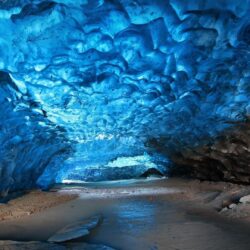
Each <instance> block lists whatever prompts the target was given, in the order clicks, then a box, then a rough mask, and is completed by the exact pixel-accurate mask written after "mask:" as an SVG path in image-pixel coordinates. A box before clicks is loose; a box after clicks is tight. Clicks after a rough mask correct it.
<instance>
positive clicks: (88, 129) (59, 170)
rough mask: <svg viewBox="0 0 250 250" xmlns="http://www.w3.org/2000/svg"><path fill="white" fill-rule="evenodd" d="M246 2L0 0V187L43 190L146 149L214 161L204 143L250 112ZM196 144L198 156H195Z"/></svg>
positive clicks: (249, 40) (201, 162)
mask: <svg viewBox="0 0 250 250" xmlns="http://www.w3.org/2000/svg"><path fill="white" fill-rule="evenodd" d="M249 6H250V3H249V0H246V1H235V0H218V1H211V0H189V1H182V0H155V1H153V0H138V1H132V0H131V1H130V0H105V1H104V0H91V1H90V0H89V1H88V0H75V1H73V0H54V1H41V0H32V1H31V0H15V1H8V0H6V1H0V71H1V72H2V73H1V75H2V77H1V78H0V86H1V90H2V91H1V94H0V97H1V108H0V114H1V128H2V129H1V137H0V142H1V144H2V145H1V155H2V157H1V160H0V161H1V162H0V170H1V177H0V181H1V183H0V190H3V191H4V190H9V189H10V190H15V189H21V188H28V187H31V186H34V185H38V184H39V185H41V186H48V185H50V184H53V183H54V182H55V181H56V180H58V179H60V178H62V176H63V173H64V172H65V171H70V169H71V167H72V168H73V166H74V165H76V164H77V165H78V166H81V168H82V169H85V168H86V167H87V166H89V163H90V162H94V163H95V164H96V165H97V166H101V165H108V164H109V162H110V161H114V160H115V159H116V158H118V157H121V156H126V157H132V156H138V155H143V154H144V153H145V152H148V153H150V154H154V153H157V152H163V154H164V155H165V157H166V158H170V159H172V160H173V161H174V162H176V163H178V164H181V165H183V164H184V163H185V165H191V166H192V165H193V164H194V165H195V166H197V168H196V167H195V169H198V168H199V166H198V165H200V166H201V168H200V169H205V168H206V167H205V165H207V164H208V162H209V164H208V165H209V166H210V165H212V164H210V163H211V161H210V160H209V159H212V157H211V154H217V153H214V151H213V150H212V149H210V151H211V150H212V152H210V151H209V153H208V152H207V151H206V145H210V144H214V145H215V144H216V145H217V139H216V138H217V137H218V136H220V135H223V133H224V131H234V130H235V131H238V130H239V127H238V125H237V124H238V123H244V122H245V123H246V122H247V119H248V118H247V117H248V116H249V112H250V101H249V100H250V98H249V97H250V96H249V95H250V84H249V79H250V77H249V76H250V70H249V68H250V67H249V63H250V60H249V57H250V56H249V44H250V38H249V36H250V35H249V32H250V17H249V11H250V7H249ZM243 131H245V129H244V130H243ZM248 132H249V131H248V130H246V131H245V132H242V134H245V135H246V137H249V133H248ZM230 133H231V132H229V137H230ZM218 143H219V144H220V141H219V142H218ZM225 143H226V144H227V145H228V146H225V148H226V150H227V148H228V147H230V145H231V144H230V143H228V141H226V142H225ZM244 143H246V142H245V141H244ZM159 145H160V147H159ZM232 145H233V144H232ZM247 147H248V149H249V144H248V146H247ZM156 148H158V149H157V150H158V151H157V150H156V152H155V149H156ZM186 149H188V150H191V151H192V152H193V153H192V154H193V156H191V155H192V154H191V153H190V154H188V156H186V154H185V151H186ZM200 149H201V152H200V153H199V155H203V156H202V157H203V159H204V160H199V161H193V158H194V157H195V156H196V154H198V152H199V150H200ZM248 149H247V150H248ZM230 152H231V151H230ZM247 152H248V151H245V153H244V154H242V155H240V154H238V157H239V162H240V161H241V159H240V158H241V157H243V158H244V157H245V155H246V154H247ZM230 154H231V153H230ZM232 154H233V153H232ZM178 155H180V157H176V156H178ZM208 155H209V156H208ZM224 156H225V157H226V159H228V156H227V155H223V154H222V155H220V157H224ZM197 157H198V156H197ZM202 157H201V158H202ZM216 157H217V156H216ZM218 157H219V156H218ZM218 157H217V158H218ZM234 158H235V157H234ZM185 159H186V160H185ZM205 159H206V160H205ZM235 159H236V158H235ZM244 159H245V160H242V162H243V163H242V164H239V169H242V168H244V166H246V167H248V164H249V163H248V158H244ZM188 161H189V164H187V162H188ZM220 161H222V160H220ZM79 162H81V164H78V163H79ZM191 162H192V164H191ZM237 162H238V160H237ZM198 163H199V164H198ZM224 165H225V164H224ZM224 165H223V166H224ZM231 165H232V164H231ZM231 165H230V166H231ZM243 165H244V166H243ZM236 166H237V165H235V167H231V168H232V171H231V170H230V171H229V172H227V174H224V176H225V175H231V174H232V176H233V172H234V171H236V168H237V167H236ZM79 168H80V167H79ZM211 168H212V167H211ZM209 169H210V167H209ZM79 170H81V169H79ZM217 170H218V167H216V166H215V168H213V171H214V172H216V171H217ZM205 172H206V171H205ZM197 173H198V172H197ZM207 173H208V171H207ZM244 173H247V171H246V172H244ZM197 176H198V174H197ZM205 176H206V174H203V177H205ZM211 176H212V175H211ZM211 176H209V178H211V179H213V178H212V177H211ZM223 178H224V177H223ZM230 178H231V177H228V178H224V179H228V180H231V179H232V178H231V179H230ZM237 178H238V179H239V177H237ZM215 179H216V178H215ZM217 179H218V178H217ZM246 182H247V181H246Z"/></svg>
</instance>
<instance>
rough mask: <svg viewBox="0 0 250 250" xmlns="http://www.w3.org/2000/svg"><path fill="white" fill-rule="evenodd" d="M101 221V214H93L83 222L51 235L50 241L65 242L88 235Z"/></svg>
mask: <svg viewBox="0 0 250 250" xmlns="http://www.w3.org/2000/svg"><path fill="white" fill-rule="evenodd" d="M100 221H101V217H100V216H93V217H90V218H87V219H85V220H82V221H81V222H76V223H73V224H70V225H68V226H66V227H64V228H62V229H61V230H59V231H58V232H57V233H56V234H54V235H53V236H51V237H50V238H49V239H48V241H49V242H65V241H69V240H73V239H77V238H80V237H83V236H86V235H88V234H89V233H90V230H92V229H94V228H95V227H96V226H97V225H98V224H99V223H100Z"/></svg>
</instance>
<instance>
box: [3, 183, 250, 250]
mask: <svg viewBox="0 0 250 250" xmlns="http://www.w3.org/2000/svg"><path fill="white" fill-rule="evenodd" d="M248 194H250V187H248V186H242V185H235V184H229V183H223V182H221V183H212V182H199V181H195V180H185V181H183V180H180V179H165V180H154V181H147V182H142V181H138V182H137V181H134V182H130V183H128V182H113V183H100V184H89V185H67V186H57V187H55V188H53V189H52V190H51V191H50V192H42V191H39V190H33V191H31V192H29V193H27V194H25V195H23V196H21V197H19V198H16V199H13V200H11V201H9V202H8V203H7V204H1V205H0V220H1V221H0V240H18V241H31V240H32V241H46V240H47V239H48V238H49V237H50V236H51V235H53V234H54V233H55V232H56V231H57V230H59V229H60V228H62V227H64V226H65V225H67V224H69V223H72V222H75V221H79V220H81V218H85V217H88V216H91V215H94V214H101V215H102V216H103V221H102V223H101V225H100V226H99V227H98V228H97V229H95V230H94V231H93V232H92V233H91V234H90V235H89V236H87V237H85V238H83V239H79V240H78V241H84V242H85V241H86V242H88V243H95V244H106V245H109V246H111V247H113V248H115V249H124V250H133V249H135V250H141V249H142V250H144V249H150V250H151V249H152V250H156V249H162V250H165V249H166V250H168V249H169V250H209V249H211V250H212V249H213V250H217V249H218V250H249V249H250V237H249V235H250V204H249V203H244V204H243V203H239V199H240V198H241V197H242V196H245V195H248ZM20 249H21V248H20Z"/></svg>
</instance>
